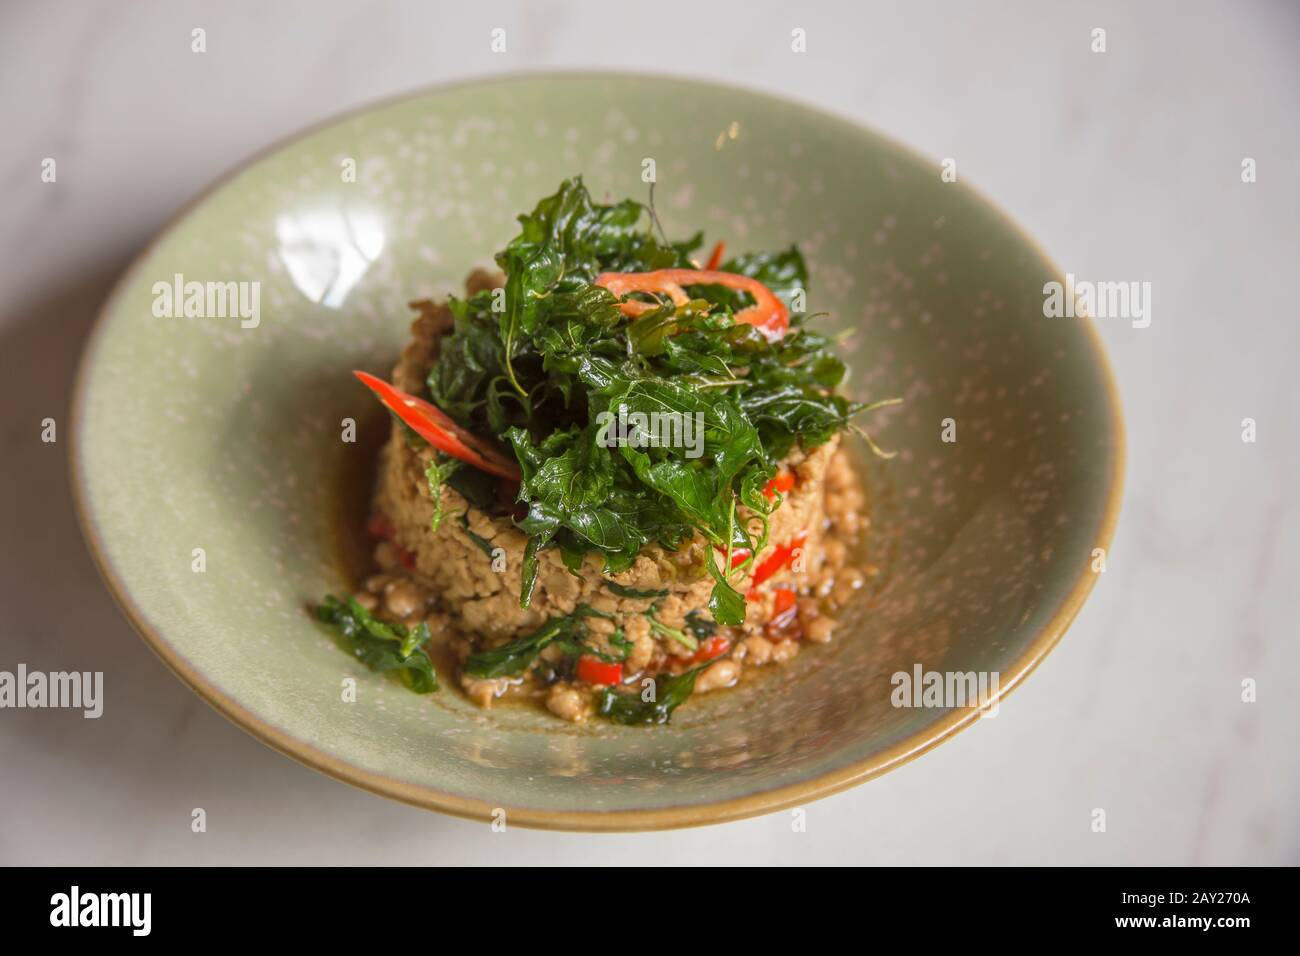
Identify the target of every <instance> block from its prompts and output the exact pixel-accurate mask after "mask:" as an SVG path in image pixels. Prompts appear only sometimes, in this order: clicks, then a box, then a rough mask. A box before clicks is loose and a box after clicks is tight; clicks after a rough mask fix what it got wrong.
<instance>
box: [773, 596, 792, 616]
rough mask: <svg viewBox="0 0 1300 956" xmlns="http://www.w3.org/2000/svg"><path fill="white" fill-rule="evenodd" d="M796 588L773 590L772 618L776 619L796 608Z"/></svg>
mask: <svg viewBox="0 0 1300 956" xmlns="http://www.w3.org/2000/svg"><path fill="white" fill-rule="evenodd" d="M794 602H795V593H794V588H774V589H773V591H772V618H773V619H774V620H775V619H776V618H778V617H780V616H781V615H782V614H784V613H785V612H786V611H789V610H791V609H793V608H794Z"/></svg>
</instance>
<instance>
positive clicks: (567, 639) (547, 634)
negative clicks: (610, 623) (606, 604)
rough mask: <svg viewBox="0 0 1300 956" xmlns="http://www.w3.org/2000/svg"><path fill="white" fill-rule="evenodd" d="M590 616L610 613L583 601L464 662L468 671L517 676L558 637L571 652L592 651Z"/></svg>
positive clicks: (477, 674)
mask: <svg viewBox="0 0 1300 956" xmlns="http://www.w3.org/2000/svg"><path fill="white" fill-rule="evenodd" d="M588 617H606V618H607V617H609V615H608V614H605V613H604V612H602V611H597V610H595V609H594V608H590V607H587V606H586V605H585V604H584V605H580V606H579V607H578V609H577V610H575V611H574V612H573V613H572V614H568V615H566V616H564V617H553V618H551V619H550V620H549V621H547V622H546V623H545V624H543V625H542V626H541V627H539V628H538V629H537V630H535V631H533V632H532V633H530V634H525V635H524V636H523V637H517V638H515V639H514V640H513V641H510V642H509V643H507V644H502V645H501V646H500V647H494V648H492V649H491V650H487V651H479V652H478V653H477V654H471V655H470V657H469V659H468V660H467V661H466V662H465V673H467V674H469V675H470V676H472V677H485V678H492V677H518V676H519V675H520V674H522V673H524V671H526V670H528V668H529V666H530V665H531V664H532V663H533V661H535V660H537V655H539V654H540V653H542V651H544V650H545V649H546V648H547V647H549V646H550V645H551V644H552V643H554V642H557V641H558V642H561V643H563V644H566V645H567V648H566V649H567V650H569V652H570V653H590V649H589V648H588V647H587V646H586V638H587V626H586V624H584V623H583V619H584V618H588ZM620 637H621V634H620ZM624 656H626V655H624Z"/></svg>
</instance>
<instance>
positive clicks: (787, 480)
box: [763, 471, 794, 501]
mask: <svg viewBox="0 0 1300 956" xmlns="http://www.w3.org/2000/svg"><path fill="white" fill-rule="evenodd" d="M793 487H794V472H793V471H783V472H781V473H779V474H778V475H777V476H776V477H775V478H773V479H772V480H771V481H769V482H768V483H767V487H766V488H764V489H763V494H764V495H765V496H766V497H767V500H768V501H773V500H775V498H776V496H777V494H778V493H779V494H785V493H786V492H787V491H789V490H790V489H791V488H793Z"/></svg>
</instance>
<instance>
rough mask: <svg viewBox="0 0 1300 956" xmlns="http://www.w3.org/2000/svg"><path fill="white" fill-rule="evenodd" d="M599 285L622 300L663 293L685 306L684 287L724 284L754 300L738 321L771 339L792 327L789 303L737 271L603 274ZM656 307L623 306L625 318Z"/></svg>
mask: <svg viewBox="0 0 1300 956" xmlns="http://www.w3.org/2000/svg"><path fill="white" fill-rule="evenodd" d="M596 285H598V286H604V287H605V288H606V289H608V290H609V291H610V292H612V293H614V295H616V296H618V297H620V298H622V297H623V296H625V295H628V294H629V293H632V292H651V293H656V292H657V293H661V294H663V295H666V296H668V297H669V298H670V299H672V300H673V304H674V305H685V304H686V303H687V302H689V301H690V296H688V295H687V294H686V292H685V290H684V289H683V288H682V286H687V285H721V286H726V287H727V288H728V289H739V290H740V291H741V292H748V293H749V294H750V295H751V296H753V297H754V304H753V305H751V306H749V307H748V308H746V309H741V310H740V311H739V312H737V313H736V315H735V319H736V321H737V322H744V323H747V324H749V325H752V326H754V327H755V328H757V329H758V330H759V331H760V332H762V333H763V335H765V336H766V337H767V338H768V339H769V340H775V339H779V338H781V336H783V335H785V332H786V329H788V328H789V327H790V313H789V312H788V311H787V310H786V307H785V303H783V302H782V301H781V300H780V299H778V298H777V297H776V296H775V295H774V294H773V292H772V290H771V289H769V288H768V287H767V286H765V285H763V283H761V282H759V281H758V280H757V279H751V278H750V277H749V276H742V275H737V274H736V273H734V272H718V271H716V270H713V269H659V270H656V271H655V272H602V273H601V274H600V275H598V276H596ZM653 308H655V306H653V305H651V304H650V303H648V302H637V301H635V300H629V301H627V302H623V303H620V304H619V309H620V310H621V311H622V312H623V314H624V315H628V316H637V315H640V314H641V313H643V312H648V311H649V310H650V309H653Z"/></svg>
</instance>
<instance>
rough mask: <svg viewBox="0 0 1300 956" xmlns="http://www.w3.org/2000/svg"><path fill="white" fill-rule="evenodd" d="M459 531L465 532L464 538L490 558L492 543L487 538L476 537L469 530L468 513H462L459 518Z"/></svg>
mask: <svg viewBox="0 0 1300 956" xmlns="http://www.w3.org/2000/svg"><path fill="white" fill-rule="evenodd" d="M460 529H461V530H462V531H464V532H465V537H467V538H469V539H470V541H472V542H474V544H475V545H477V546H478V549H479V550H480V551H482V552H483V553H484V554H486V555H487V556H488V557H489V558H490V557H492V551H493V550H494V549H493V547H492V542H491V541H489V540H488V539H487V538H484V537H482V536H480V535H477V534H475V533H474V532H473V531H471V530H469V512H468V511H466V512H464V513H462V514H461V516H460Z"/></svg>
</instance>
